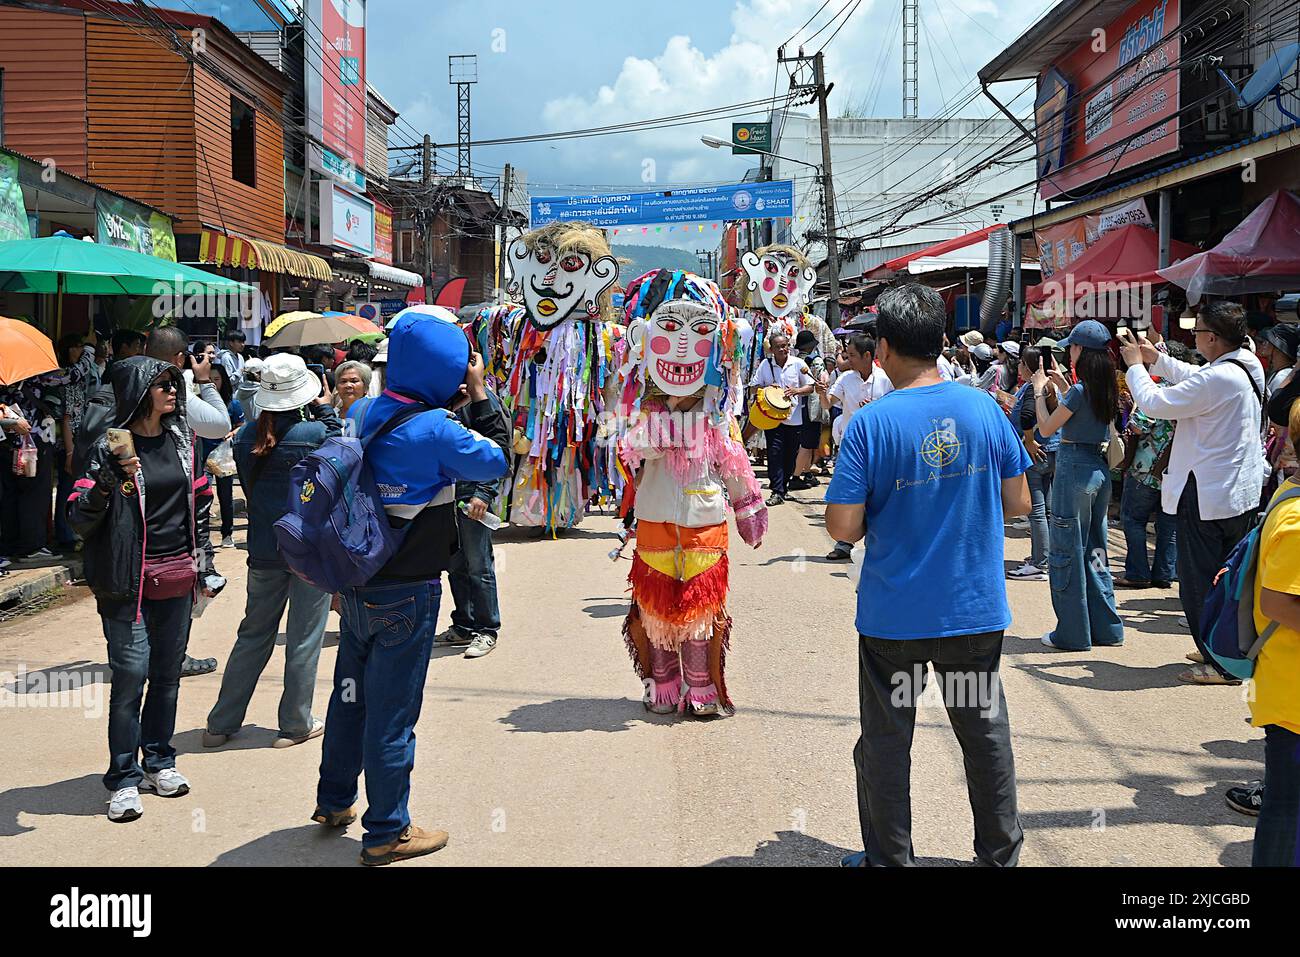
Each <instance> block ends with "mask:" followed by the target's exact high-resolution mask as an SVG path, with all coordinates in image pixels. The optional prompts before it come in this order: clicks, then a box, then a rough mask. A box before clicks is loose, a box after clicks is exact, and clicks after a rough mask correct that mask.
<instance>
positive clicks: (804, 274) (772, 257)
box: [740, 252, 817, 319]
mask: <svg viewBox="0 0 1300 957" xmlns="http://www.w3.org/2000/svg"><path fill="white" fill-rule="evenodd" d="M740 263H741V266H742V267H743V268H744V270H745V275H746V276H747V277H748V279H749V288H750V289H751V290H755V289H757V290H758V296H759V299H760V300H761V301H762V303H763V308H764V309H765V310H766V311H767V314H768V315H770V316H772V317H773V318H776V319H781V318H783V317H785V316H787V315H790V314H791V313H794V314H796V315H797V314H798V313H800V312H802V311H803V306H804V302H805V301H806V300H807V298H808V292H809V290H811V289H812V286H813V283H814V282H815V281H816V279H817V273H816V271H815V270H813V269H812V268H811V267H801V266H800V265H799V263H798V262H797V261H796V260H795V259H793V258H792V257H791V256H789V255H787V254H786V253H781V252H769V253H764V254H763V255H762V256H759V255H758V253H755V252H748V253H745V255H744V256H743V257H741V261H740Z"/></svg>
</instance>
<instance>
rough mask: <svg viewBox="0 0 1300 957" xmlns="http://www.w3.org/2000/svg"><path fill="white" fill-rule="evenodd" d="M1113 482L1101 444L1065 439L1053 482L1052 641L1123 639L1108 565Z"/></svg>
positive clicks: (1080, 644)
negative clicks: (1109, 513)
mask: <svg viewBox="0 0 1300 957" xmlns="http://www.w3.org/2000/svg"><path fill="white" fill-rule="evenodd" d="M1110 484H1111V483H1110V468H1109V467H1108V466H1107V465H1106V462H1105V459H1104V458H1103V457H1102V454H1101V447H1100V446H1098V445H1083V444H1080V443H1075V442H1062V443H1061V448H1060V450H1059V451H1058V452H1057V453H1056V476H1055V478H1054V479H1053V481H1052V521H1051V523H1050V524H1049V531H1048V540H1049V556H1048V569H1047V572H1048V579H1049V580H1050V582H1051V586H1052V608H1053V609H1054V610H1055V611H1056V628H1055V630H1054V631H1053V632H1052V642H1053V644H1055V645H1057V646H1058V647H1060V648H1068V649H1070V650H1071V651H1086V650H1087V649H1088V648H1090V647H1092V646H1093V645H1118V644H1122V643H1123V641H1124V624H1123V622H1121V621H1120V618H1119V613H1118V612H1117V611H1115V586H1114V583H1113V582H1112V581H1111V577H1110V569H1109V568H1107V567H1106V561H1107V559H1106V508H1107V506H1108V505H1109V504H1110Z"/></svg>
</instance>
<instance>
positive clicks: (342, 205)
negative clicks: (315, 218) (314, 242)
mask: <svg viewBox="0 0 1300 957" xmlns="http://www.w3.org/2000/svg"><path fill="white" fill-rule="evenodd" d="M320 236H321V242H322V243H323V244H324V245H326V246H335V247H337V248H339V249H346V250H347V251H348V252H353V253H358V254H360V255H362V256H372V255H374V252H375V204H374V203H372V202H371V201H370V200H368V199H366V198H365V197H364V196H358V195H356V194H355V193H349V192H348V191H347V190H346V189H344V188H343V187H341V186H339V185H338V184H336V183H331V182H330V181H329V180H322V181H321V184H320Z"/></svg>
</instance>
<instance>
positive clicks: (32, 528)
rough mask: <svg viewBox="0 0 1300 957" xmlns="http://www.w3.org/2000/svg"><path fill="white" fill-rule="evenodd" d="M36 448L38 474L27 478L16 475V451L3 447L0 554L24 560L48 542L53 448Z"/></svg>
mask: <svg viewBox="0 0 1300 957" xmlns="http://www.w3.org/2000/svg"><path fill="white" fill-rule="evenodd" d="M36 447H37V450H38V451H37V457H36V475H34V476H33V477H32V478H27V477H26V476H24V475H14V453H15V452H16V451H17V448H16V447H15V446H13V445H11V444H9V443H7V442H6V443H4V444H3V445H0V449H3V451H2V452H0V555H10V556H12V557H14V558H21V557H22V556H24V555H30V554H31V553H32V552H35V551H39V550H40V549H42V548H44V547H45V545H46V543H47V542H48V540H49V522H50V514H51V513H50V502H51V496H52V495H53V494H54V447H53V446H50V445H46V444H45V443H44V442H38V443H37V445H36ZM61 504H66V503H61Z"/></svg>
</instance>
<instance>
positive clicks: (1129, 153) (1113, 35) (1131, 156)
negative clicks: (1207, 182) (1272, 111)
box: [1039, 0, 1181, 199]
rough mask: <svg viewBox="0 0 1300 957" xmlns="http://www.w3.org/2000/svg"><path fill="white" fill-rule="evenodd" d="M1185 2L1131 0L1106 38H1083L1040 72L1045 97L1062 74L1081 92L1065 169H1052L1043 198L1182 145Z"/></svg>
mask: <svg viewBox="0 0 1300 957" xmlns="http://www.w3.org/2000/svg"><path fill="white" fill-rule="evenodd" d="M1180 2H1181V0H1142V2H1140V3H1136V4H1134V5H1133V6H1131V7H1129V8H1128V9H1127V10H1126V11H1124V13H1122V14H1120V16H1118V17H1117V18H1116V19H1115V20H1114V21H1112V22H1111V23H1110V24H1108V25H1107V27H1106V30H1105V37H1104V38H1103V37H1101V36H1098V37H1097V38H1095V39H1094V38H1089V39H1087V40H1085V41H1083V42H1082V43H1080V44H1079V45H1078V46H1077V47H1076V48H1075V49H1074V50H1073V51H1071V52H1070V54H1069V55H1068V56H1066V57H1065V58H1064V59H1063V60H1061V61H1059V62H1058V63H1056V64H1054V65H1053V67H1052V68H1051V69H1049V70H1047V71H1045V72H1044V73H1043V75H1042V76H1041V77H1040V78H1039V102H1040V103H1046V102H1048V101H1049V98H1047V97H1045V96H1044V94H1045V93H1046V92H1047V90H1046V89H1045V87H1053V88H1055V89H1058V90H1059V87H1060V84H1061V82H1062V80H1061V78H1062V77H1064V78H1066V79H1068V82H1069V83H1070V85H1071V86H1072V87H1073V89H1074V91H1076V92H1075V95H1074V96H1073V97H1072V99H1071V103H1070V106H1069V107H1068V109H1069V111H1070V115H1069V119H1068V120H1067V122H1066V123H1065V124H1064V125H1065V139H1066V142H1065V144H1064V149H1063V151H1062V153H1061V157H1062V159H1063V168H1061V169H1058V170H1057V171H1056V172H1051V171H1050V170H1049V171H1048V175H1047V177H1046V178H1045V179H1044V180H1043V181H1042V183H1041V184H1040V186H1039V195H1040V196H1041V197H1042V198H1043V199H1051V198H1053V197H1055V196H1059V195H1061V194H1062V193H1066V192H1069V191H1071V190H1074V189H1077V188H1078V187H1080V186H1083V185H1086V184H1088V183H1091V182H1093V181H1094V180H1097V179H1100V178H1102V177H1103V176H1107V175H1109V174H1111V173H1112V172H1118V171H1120V170H1124V169H1128V168H1129V167H1131V166H1136V165H1137V164H1139V163H1144V162H1146V161H1147V160H1149V159H1153V158H1154V157H1157V156H1162V155H1164V154H1166V153H1172V152H1174V151H1175V150H1177V149H1178V142H1179V140H1178V107H1179V92H1180V91H1179V83H1178V55H1179V49H1180V47H1179V44H1180V43H1181V40H1180V38H1179V35H1178V25H1179V20H1180V17H1181V8H1180V6H1179V4H1180ZM1099 46H1101V47H1103V49H1101V50H1100V51H1099V50H1098V49H1097V48H1098V47H1099ZM1112 74H1113V75H1112ZM1044 119H1052V118H1051V117H1044V116H1042V115H1040V117H1039V120H1040V125H1041V123H1042V121H1043V120H1044ZM1051 132H1052V131H1051V129H1050V127H1049V128H1048V129H1044V130H1040V136H1042V135H1048V134H1050V133H1051Z"/></svg>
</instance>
